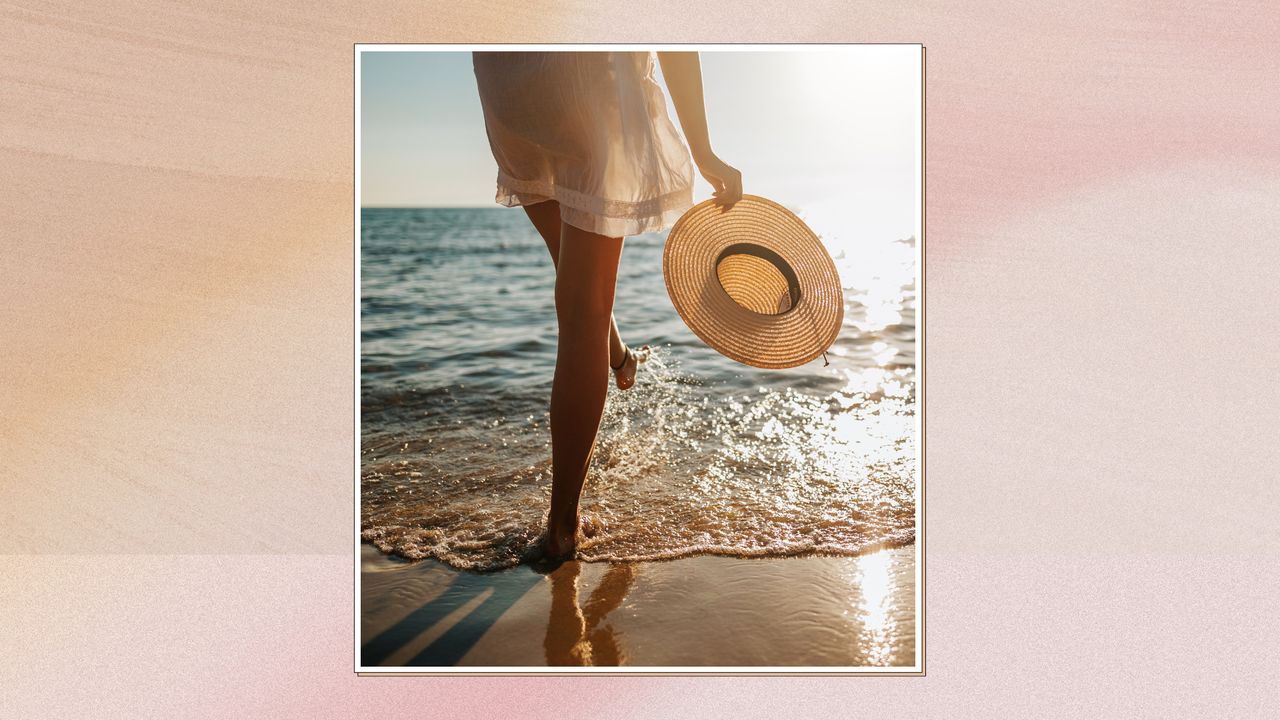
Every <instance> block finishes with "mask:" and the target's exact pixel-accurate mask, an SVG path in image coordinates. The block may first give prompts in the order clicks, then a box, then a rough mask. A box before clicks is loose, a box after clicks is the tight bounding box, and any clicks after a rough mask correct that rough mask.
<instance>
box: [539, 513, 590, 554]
mask: <svg viewBox="0 0 1280 720" xmlns="http://www.w3.org/2000/svg"><path fill="white" fill-rule="evenodd" d="M580 522H581V521H579V523H580ZM542 548H543V552H544V554H545V555H546V557H547V558H549V559H552V560H559V559H562V558H571V557H573V554H574V553H575V552H576V551H577V549H578V528H577V527H573V528H563V527H556V526H555V525H554V524H551V523H548V525H547V537H546V539H545V540H544V541H543V545H542Z"/></svg>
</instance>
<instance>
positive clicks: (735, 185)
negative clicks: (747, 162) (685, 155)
mask: <svg viewBox="0 0 1280 720" xmlns="http://www.w3.org/2000/svg"><path fill="white" fill-rule="evenodd" d="M693 161H694V162H695V163H697V165H698V172H700V173H702V177H704V178H706V179H707V182H709V183H711V187H712V188H714V189H715V192H714V193H712V195H713V196H714V197H715V198H716V202H717V203H718V204H720V205H733V204H734V203H736V202H738V201H739V200H741V199H742V173H740V172H738V169H737V168H735V167H733V166H732V165H730V164H729V163H727V162H725V161H723V160H721V159H720V158H718V157H716V156H715V154H714V153H707V154H706V155H705V156H704V157H702V158H697V157H695V158H694V159H693Z"/></svg>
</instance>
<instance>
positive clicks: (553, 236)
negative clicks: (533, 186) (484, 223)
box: [524, 200, 634, 378]
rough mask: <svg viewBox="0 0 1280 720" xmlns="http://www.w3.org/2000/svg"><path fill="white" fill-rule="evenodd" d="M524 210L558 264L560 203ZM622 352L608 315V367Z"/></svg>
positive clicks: (549, 201)
mask: <svg viewBox="0 0 1280 720" xmlns="http://www.w3.org/2000/svg"><path fill="white" fill-rule="evenodd" d="M524 211H525V213H526V214H527V215H528V216H529V220H531V221H532V222H533V226H534V227H535V228H537V229H538V234H539V235H541V236H542V241H543V242H544V243H546V244H547V250H548V251H549V252H550V253H551V264H552V265H556V264H558V263H559V262H560V259H559V258H560V203H558V202H556V201H555V200H547V201H546V202H540V203H537V204H535V205H525V206H524ZM624 352H626V348H625V347H624V346H623V344H622V337H621V336H620V335H618V323H617V321H616V320H615V319H614V317H613V316H612V315H610V316H609V367H617V366H618V364H619V363H621V362H622V354H623V353H624ZM632 370H633V373H632V377H633V378H634V368H632Z"/></svg>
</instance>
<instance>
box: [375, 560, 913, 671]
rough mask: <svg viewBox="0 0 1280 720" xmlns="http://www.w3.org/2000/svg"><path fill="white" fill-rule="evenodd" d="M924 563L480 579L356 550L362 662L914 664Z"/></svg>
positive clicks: (778, 564)
mask: <svg viewBox="0 0 1280 720" xmlns="http://www.w3.org/2000/svg"><path fill="white" fill-rule="evenodd" d="M915 554H916V546H915V545H914V544H911V545H905V546H900V547H895V548H888V549H883V550H877V551H873V552H870V553H866V554H863V555H859V556H830V555H804V556H790V557H772V558H737V557H726V556H719V555H697V556H691V557H684V558H677V559H672V560H657V561H642V562H626V563H608V562H582V561H570V562H565V563H562V564H560V565H559V566H557V567H555V568H554V569H549V570H547V571H542V572H540V571H539V570H535V569H534V568H532V567H530V566H529V565H519V566H517V567H514V568H510V569H507V570H501V571H496V572H488V573H477V572H472V571H466V570H458V569H455V568H452V567H450V566H448V565H446V564H444V563H442V562H440V561H437V560H405V559H403V558H399V557H394V556H389V555H384V554H383V553H382V552H380V551H379V550H377V549H376V548H375V547H373V546H372V545H370V544H368V543H361V545H360V573H361V587H360V592H361V617H360V618H359V621H360V623H361V637H360V642H361V648H360V655H361V665H362V666H363V667H364V668H365V669H366V670H369V671H374V672H376V671H377V670H378V669H379V668H386V667H421V668H424V669H430V668H448V667H463V666H484V667H512V668H521V667H542V666H547V667H556V666H590V665H595V666H642V667H653V668H655V669H659V670H660V669H662V668H664V667H691V666H706V667H735V666H736V667H783V666H795V667H832V668H848V667H884V668H885V669H892V668H900V669H910V668H911V667H912V666H913V665H914V664H915V662H916V622H917V618H916V612H917V608H916V607H915V601H916V592H915V588H916V567H915V561H916V557H915Z"/></svg>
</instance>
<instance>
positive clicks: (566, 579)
mask: <svg viewBox="0 0 1280 720" xmlns="http://www.w3.org/2000/svg"><path fill="white" fill-rule="evenodd" d="M581 573H582V563H580V562H577V561H569V562H563V563H556V564H552V565H543V566H541V567H535V568H531V567H529V566H522V567H519V568H516V569H513V570H509V571H506V572H501V573H493V574H480V573H467V572H460V573H458V574H457V575H456V576H455V577H454V578H453V581H452V583H450V585H449V587H448V588H446V589H445V590H444V592H442V593H441V594H440V595H439V596H437V597H435V598H434V599H432V600H431V601H430V602H427V603H425V604H424V605H422V606H421V607H419V608H417V609H415V610H413V611H412V612H410V613H409V614H408V615H407V616H405V617H404V618H403V619H402V620H400V621H399V622H397V623H395V624H393V625H392V626H391V627H389V628H387V629H386V630H383V631H382V632H380V633H378V634H377V635H376V636H374V637H373V638H372V639H370V640H369V641H368V642H366V643H365V644H364V645H363V646H362V647H361V649H360V658H361V665H363V666H365V667H373V666H377V665H385V664H387V662H388V660H389V659H390V658H391V657H392V656H393V655H395V654H396V653H397V652H398V651H400V650H401V649H402V648H404V647H405V646H407V645H409V644H410V643H413V642H415V641H418V640H419V639H420V638H423V637H424V636H429V635H431V634H433V633H439V634H438V635H437V636H436V637H434V638H432V639H430V640H429V641H427V645H426V646H425V647H424V648H422V649H421V650H420V651H418V652H417V653H416V654H415V655H414V656H413V657H411V658H409V659H407V660H404V661H403V662H396V663H395V664H396V665H397V666H405V667H414V666H452V665H457V664H458V663H459V662H460V661H461V660H462V658H463V657H465V656H466V654H467V653H468V652H470V651H471V649H472V648H473V647H475V645H476V643H478V642H479V641H480V638H482V637H483V636H484V635H485V633H487V632H488V631H489V630H490V629H491V628H492V627H493V626H494V624H495V623H497V622H498V619H499V618H501V617H502V615H503V613H505V612H506V611H507V610H508V609H510V608H511V606H513V605H515V604H516V603H517V602H519V600H520V599H521V598H522V597H524V596H525V595H526V594H527V593H528V592H529V590H531V589H532V588H533V586H535V585H537V584H538V583H540V582H542V581H543V576H544V575H545V576H546V577H547V578H548V579H550V581H551V613H550V618H549V619H548V622H547V632H546V637H545V639H544V641H543V649H544V651H545V653H546V663H547V665H552V666H556V665H558V666H587V665H612V666H616V665H621V664H623V663H624V662H625V661H626V656H625V654H624V653H623V652H622V650H621V649H620V647H619V643H618V638H617V636H616V634H615V632H614V630H613V627H612V626H610V625H608V624H605V623H604V620H605V618H606V616H608V615H609V613H611V612H613V611H614V610H616V609H617V608H618V607H619V606H621V605H622V601H623V600H624V599H625V598H626V596H627V593H628V591H629V590H630V589H631V583H632V581H633V580H634V578H635V565H632V564H630V563H622V564H612V565H610V566H609V569H608V570H607V571H606V572H605V575H604V577H603V578H602V579H601V580H600V583H599V584H598V585H597V586H596V588H595V589H594V590H593V591H592V593H591V595H590V597H588V598H587V602H586V603H585V604H580V603H579V600H578V579H579V576H580V575H581ZM441 630H443V631H442V632H441Z"/></svg>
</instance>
